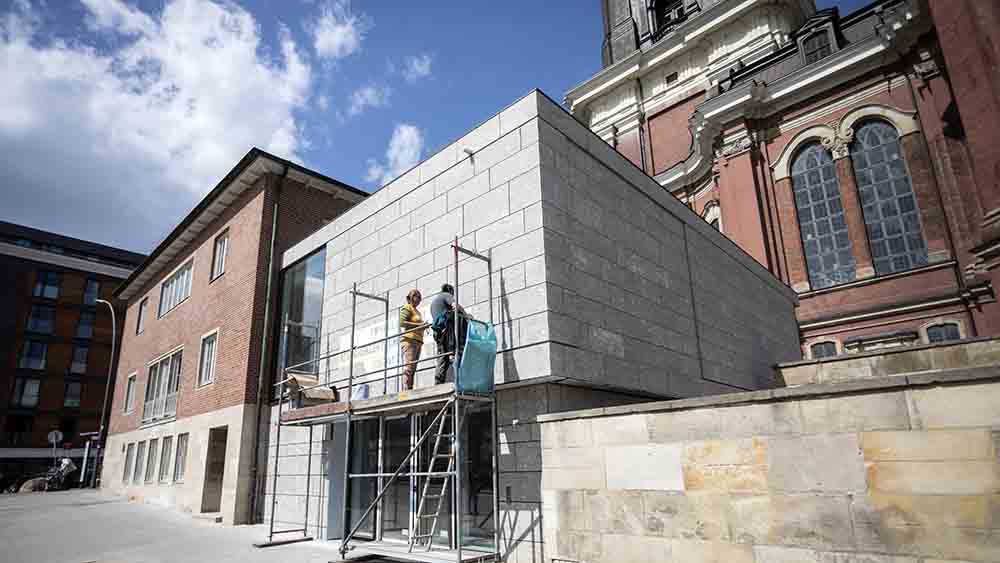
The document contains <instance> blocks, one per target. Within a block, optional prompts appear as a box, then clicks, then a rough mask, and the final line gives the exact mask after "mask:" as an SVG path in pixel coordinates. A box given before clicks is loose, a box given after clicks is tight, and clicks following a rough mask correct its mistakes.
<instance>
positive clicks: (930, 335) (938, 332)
mask: <svg viewBox="0 0 1000 563" xmlns="http://www.w3.org/2000/svg"><path fill="white" fill-rule="evenodd" d="M961 338H962V335H961V332H960V331H959V330H958V323H941V324H936V325H931V326H929V327H927V342H928V343H930V344H937V343H938V342H948V341H951V340H960V339H961Z"/></svg>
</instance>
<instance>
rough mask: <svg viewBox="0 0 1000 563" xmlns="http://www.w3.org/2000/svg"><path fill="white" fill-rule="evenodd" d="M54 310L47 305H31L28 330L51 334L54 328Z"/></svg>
mask: <svg viewBox="0 0 1000 563" xmlns="http://www.w3.org/2000/svg"><path fill="white" fill-rule="evenodd" d="M55 320H56V308H55V307H52V306H49V305H32V306H31V315H30V316H29V317H28V330H30V331H31V332H38V333H42V334H52V330H53V329H54V328H55Z"/></svg>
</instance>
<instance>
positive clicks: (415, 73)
mask: <svg viewBox="0 0 1000 563" xmlns="http://www.w3.org/2000/svg"><path fill="white" fill-rule="evenodd" d="M432 60H433V59H432V57H431V55H430V54H429V53H422V54H420V55H417V56H415V57H406V60H404V61H403V79H405V80H406V81H407V82H416V81H417V80H420V79H421V78H427V77H428V76H430V75H431V62H432Z"/></svg>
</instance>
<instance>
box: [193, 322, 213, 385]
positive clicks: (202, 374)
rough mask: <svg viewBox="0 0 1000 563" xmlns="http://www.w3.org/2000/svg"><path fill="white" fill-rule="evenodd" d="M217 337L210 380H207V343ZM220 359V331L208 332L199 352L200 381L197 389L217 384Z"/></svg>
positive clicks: (204, 336) (204, 335)
mask: <svg viewBox="0 0 1000 563" xmlns="http://www.w3.org/2000/svg"><path fill="white" fill-rule="evenodd" d="M213 336H214V337H215V342H214V344H212V366H211V370H210V371H211V373H210V374H209V378H208V379H205V341H206V340H208V339H209V338H212V337H213ZM218 359H219V329H215V330H213V331H211V332H206V333H205V334H203V335H202V336H201V346H200V348H199V350H198V381H197V382H196V384H195V387H204V386H206V385H211V384H212V383H215V366H216V365H217V364H218Z"/></svg>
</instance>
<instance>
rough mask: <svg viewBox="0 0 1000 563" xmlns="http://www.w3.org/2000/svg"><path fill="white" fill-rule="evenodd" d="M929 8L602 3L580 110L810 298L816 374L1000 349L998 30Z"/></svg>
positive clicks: (984, 14) (990, 15)
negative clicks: (930, 354)
mask: <svg viewBox="0 0 1000 563" xmlns="http://www.w3.org/2000/svg"><path fill="white" fill-rule="evenodd" d="M929 4H930V5H928V2H926V1H925V0H878V1H875V2H872V3H871V4H870V5H868V6H866V7H864V8H861V9H859V10H857V11H855V12H853V13H850V14H841V13H840V12H839V11H838V10H837V9H835V8H834V9H827V10H820V11H817V10H816V9H815V6H814V4H813V2H811V1H804V0H776V1H772V0H750V1H741V2H736V1H728V0H673V1H663V0H657V1H651V0H648V1H630V0H603V6H604V34H605V39H604V43H603V46H602V59H603V63H604V68H603V69H602V70H601V71H600V72H599V73H598V74H596V75H595V76H593V77H592V78H590V79H588V80H587V81H586V82H584V83H583V84H581V85H579V86H577V87H575V88H573V89H572V90H571V91H570V92H569V93H568V94H567V95H566V104H567V106H568V107H569V108H570V109H571V111H572V113H573V114H574V115H575V116H576V117H577V118H578V119H580V120H581V121H583V122H584V123H586V124H587V125H588V126H589V127H590V128H591V129H592V130H593V131H594V132H596V133H597V134H598V135H599V136H600V137H601V138H602V139H604V140H605V141H606V142H607V143H609V144H610V145H611V146H613V147H615V148H616V149H617V150H618V151H619V152H620V153H621V154H623V155H625V156H626V157H628V158H629V159H630V160H631V161H632V162H633V163H634V164H635V165H636V166H638V167H640V168H642V169H643V170H644V171H645V172H646V173H647V174H649V175H650V176H653V177H654V178H655V179H656V180H657V182H659V183H660V185H662V186H663V187H665V188H666V189H668V190H669V191H670V192H672V193H674V194H675V195H677V196H678V197H679V198H680V199H681V200H682V201H684V202H685V203H686V204H687V205H688V206H690V207H691V208H692V209H693V210H695V211H696V212H697V213H698V214H699V215H701V216H702V217H704V218H705V220H706V221H708V222H709V223H711V224H712V225H714V226H716V227H717V228H718V229H720V230H721V231H722V232H723V233H724V234H726V235H727V236H728V237H729V238H730V239H732V240H733V241H734V242H736V243H737V244H738V245H739V246H740V247H741V248H743V249H744V250H746V251H747V252H748V253H749V254H750V255H751V256H753V257H754V258H755V259H756V260H757V261H758V262H760V263H761V264H762V265H764V266H765V267H766V268H767V269H768V270H769V271H771V272H772V273H773V274H774V275H775V276H777V277H778V278H779V279H781V280H782V281H784V282H785V283H786V284H788V285H789V286H791V287H792V288H793V289H794V290H795V292H796V293H797V294H798V297H799V303H800V305H799V307H798V310H797V317H798V320H799V327H800V331H801V340H802V349H803V353H804V354H805V355H806V356H807V357H815V358H819V357H826V356H830V355H836V354H841V353H845V352H860V351H865V350H872V349H877V348H882V347H888V346H898V345H912V344H918V343H934V342H942V341H947V340H953V339H960V338H971V337H976V336H989V335H996V334H998V330H1000V325H998V322H1000V312H998V311H1000V309H998V305H997V304H996V300H995V290H994V283H993V281H992V277H993V276H995V275H996V273H995V266H996V264H997V261H996V259H995V258H994V257H993V255H994V254H995V253H996V248H997V247H998V246H997V242H996V241H997V238H996V237H997V235H996V232H995V231H996V229H994V228H993V226H992V225H993V224H994V223H996V220H995V217H996V216H997V213H996V212H995V211H994V208H995V207H996V206H997V201H998V197H997V195H996V194H997V190H998V188H997V185H998V180H997V170H998V169H1000V168H998V167H997V162H998V156H997V155H998V152H997V149H996V143H995V142H993V141H992V135H993V134H994V132H995V131H996V130H997V127H998V126H1000V94H998V92H1000V86H998V82H997V78H996V76H997V73H996V72H995V69H996V67H997V53H996V49H995V45H996V44H997V42H996V39H997V34H998V31H997V30H998V28H1000V27H998V26H997V25H996V24H997V21H998V18H1000V16H998V9H997V4H996V3H995V2H975V1H968V2H965V1H960V2H951V1H936V0H932V1H931V2H930V3H929ZM946 63H947V64H946ZM973 69H975V70H973Z"/></svg>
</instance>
